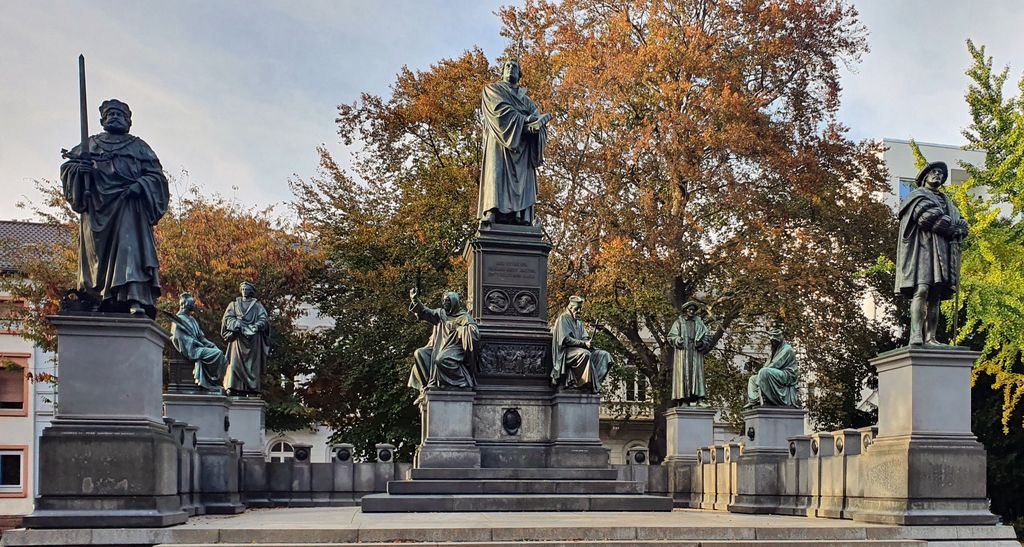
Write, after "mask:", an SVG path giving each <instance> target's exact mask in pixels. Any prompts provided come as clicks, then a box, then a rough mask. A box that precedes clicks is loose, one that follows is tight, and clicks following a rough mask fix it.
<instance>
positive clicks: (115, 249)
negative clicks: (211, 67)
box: [60, 99, 168, 317]
mask: <svg viewBox="0 0 1024 547" xmlns="http://www.w3.org/2000/svg"><path fill="white" fill-rule="evenodd" d="M100 123H101V124H102V125H103V132H102V133H100V134H98V135H93V136H91V137H89V139H88V150H82V147H83V146H82V145H81V144H80V145H78V146H76V147H75V148H74V149H72V150H71V152H69V153H67V154H66V157H68V158H69V159H68V161H66V162H64V164H63V165H61V168H60V179H61V182H62V183H63V187H64V198H65V199H66V200H67V201H68V203H69V204H70V205H71V209H72V210H74V211H75V212H76V213H79V214H80V215H81V217H80V219H81V220H80V228H79V236H78V250H79V269H78V285H79V287H78V289H79V291H81V292H83V293H85V294H86V295H88V296H89V297H90V298H91V299H93V300H95V301H96V302H97V303H98V310H99V311H112V312H128V313H132V314H139V315H141V314H148V315H149V316H150V317H153V316H155V315H156V312H155V308H154V306H153V302H154V301H155V300H156V298H157V297H158V296H160V264H159V262H158V261H157V256H156V240H155V239H154V237H153V227H154V226H156V223H157V222H158V221H159V220H160V218H161V217H163V216H164V213H165V212H166V211H167V201H168V191H167V178H166V177H165V176H164V173H163V168H162V167H161V166H160V160H159V159H157V157H156V153H154V152H153V149H152V148H150V147H149V145H148V144H146V143H145V141H143V140H142V139H140V138H138V137H136V136H134V135H129V134H128V130H129V129H130V128H131V126H132V112H131V110H130V109H129V108H128V105H127V104H125V103H123V102H121V101H119V100H117V99H111V100H108V101H103V104H102V105H100Z"/></svg>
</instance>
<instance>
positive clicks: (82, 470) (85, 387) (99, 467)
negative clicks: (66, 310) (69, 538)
mask: <svg viewBox="0 0 1024 547" xmlns="http://www.w3.org/2000/svg"><path fill="white" fill-rule="evenodd" d="M49 320H50V322H51V323H52V324H53V325H54V326H55V327H56V329H57V357H58V362H59V364H60V382H61V383H60V405H59V406H58V407H57V415H56V417H55V418H54V420H53V422H51V424H50V425H49V426H48V427H47V428H46V429H45V430H43V433H42V435H41V436H40V439H39V497H37V498H36V510H35V511H34V512H33V513H32V514H31V515H29V516H27V517H25V521H24V522H25V526H26V527H28V528H122V527H124V528H134V527H160V526H171V525H174V524H181V523H183V522H185V520H186V519H187V518H188V515H187V513H186V512H185V511H184V510H182V503H181V499H180V497H179V496H178V442H177V440H176V439H175V438H174V437H173V435H171V432H170V429H171V426H170V425H168V424H167V423H166V422H165V421H164V418H163V413H162V409H161V395H162V391H163V367H162V362H163V348H164V343H165V341H166V340H167V336H168V335H167V332H166V331H164V330H163V329H162V328H160V327H159V326H157V324H156V323H155V322H153V321H152V320H151V319H148V318H136V317H133V316H129V315H126V314H107V313H95V314H83V315H56V316H50V317H49Z"/></svg>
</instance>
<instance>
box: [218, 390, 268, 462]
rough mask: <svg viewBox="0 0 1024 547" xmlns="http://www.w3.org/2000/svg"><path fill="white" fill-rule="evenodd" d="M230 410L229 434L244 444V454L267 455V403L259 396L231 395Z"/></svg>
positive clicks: (261, 456) (253, 455) (259, 456)
mask: <svg viewBox="0 0 1024 547" xmlns="http://www.w3.org/2000/svg"><path fill="white" fill-rule="evenodd" d="M229 399H230V400H231V407H230V409H229V410H228V426H229V427H228V430H227V431H228V434H229V435H230V436H231V438H232V439H238V440H239V441H242V443H244V444H243V445H242V455H243V456H247V457H256V458H264V457H266V452H265V450H266V444H267V441H266V435H265V433H266V413H267V403H265V402H263V399H261V398H259V397H230V398H229Z"/></svg>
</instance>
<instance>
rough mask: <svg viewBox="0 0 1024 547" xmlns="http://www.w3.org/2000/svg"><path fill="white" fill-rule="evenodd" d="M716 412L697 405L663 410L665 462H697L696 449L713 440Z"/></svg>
mask: <svg viewBox="0 0 1024 547" xmlns="http://www.w3.org/2000/svg"><path fill="white" fill-rule="evenodd" d="M716 412H717V411H716V410H715V409H713V408H705V407H699V406H680V407H676V408H670V409H668V410H667V411H665V427H666V429H665V436H666V444H665V446H666V453H665V463H672V462H681V463H697V451H698V450H700V449H701V447H704V446H711V445H712V444H714V442H715V413H716Z"/></svg>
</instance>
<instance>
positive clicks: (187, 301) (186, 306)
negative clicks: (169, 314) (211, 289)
mask: <svg viewBox="0 0 1024 547" xmlns="http://www.w3.org/2000/svg"><path fill="white" fill-rule="evenodd" d="M181 309H182V310H184V311H186V312H190V311H192V310H194V309H196V299H195V298H192V297H191V296H189V297H185V298H183V299H182V300H181Z"/></svg>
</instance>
